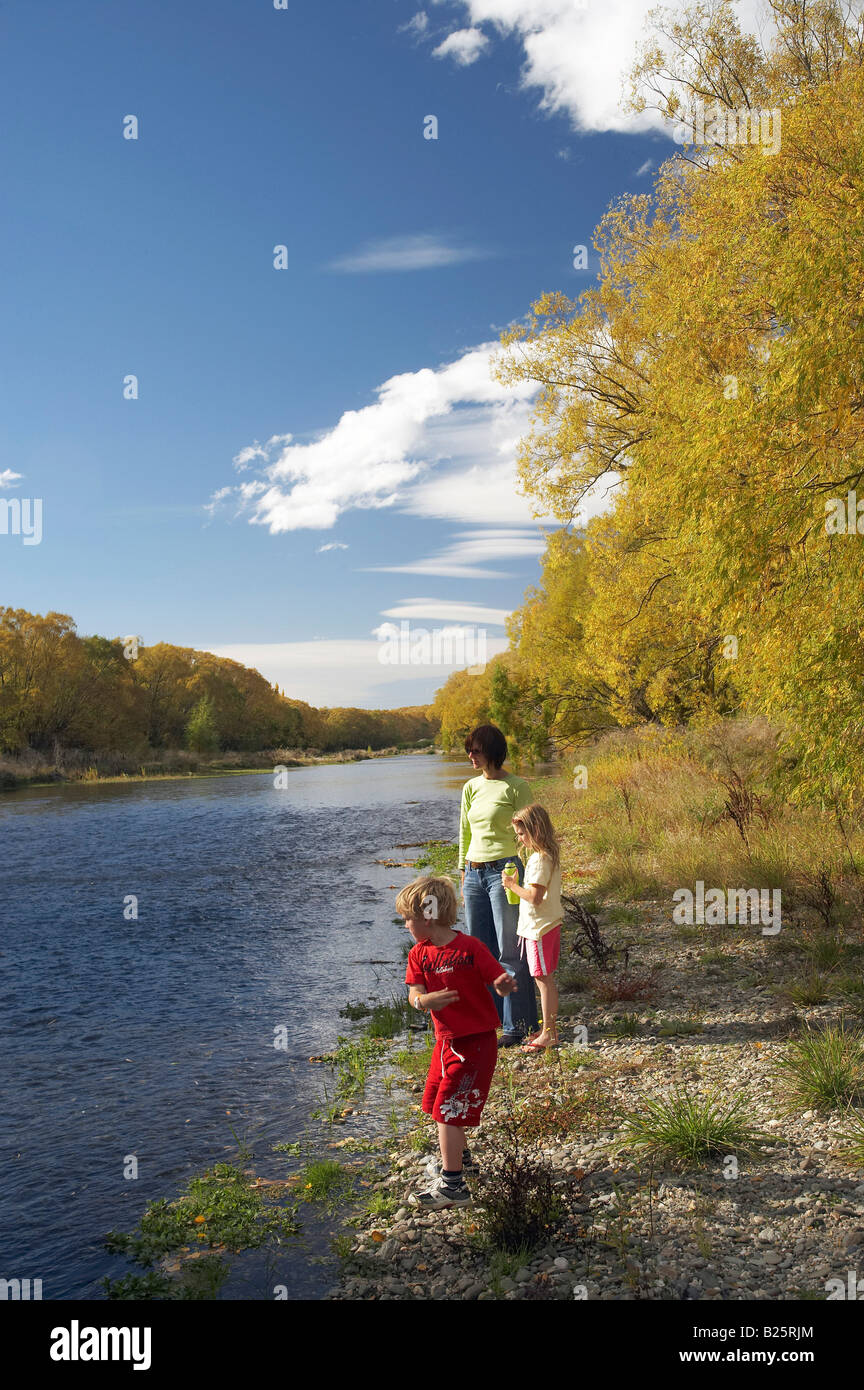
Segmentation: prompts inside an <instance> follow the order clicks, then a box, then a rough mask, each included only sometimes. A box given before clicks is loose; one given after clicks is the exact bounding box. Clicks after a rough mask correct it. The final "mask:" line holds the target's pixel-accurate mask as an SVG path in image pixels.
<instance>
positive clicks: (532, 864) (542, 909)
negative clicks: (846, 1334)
mask: <svg viewBox="0 0 864 1390" xmlns="http://www.w3.org/2000/svg"><path fill="white" fill-rule="evenodd" d="M532 883H542V884H543V885H544V887H545V889H546V892H545V893H544V895H543V898H542V900H541V901H540V902H539V903H538V904H537V906H536V907H532V905H531V904H530V903H526V901H525V899H524V898H520V900H519V926H518V927H517V929H516V931H517V935H518V936H527V937H528V939H529V940H530V941H539V940H540V937H541V936H545V935H546V933H547V932H548V931H551V930H552V928H553V927H557V926H559V925H560V923H561V921H562V920H563V918H564V908H563V907H562V905H561V866H560V864H559V865H558V867H557V868H556V869H553V868H552V860H551V859H550V858H549V856H548V855H546V854H532V855H531V857H530V859H529V860H528V863H527V864H526V865H525V882H524V884H523V887H524V888H528V887H529V886H530V884H532Z"/></svg>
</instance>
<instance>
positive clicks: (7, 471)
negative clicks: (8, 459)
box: [0, 468, 24, 487]
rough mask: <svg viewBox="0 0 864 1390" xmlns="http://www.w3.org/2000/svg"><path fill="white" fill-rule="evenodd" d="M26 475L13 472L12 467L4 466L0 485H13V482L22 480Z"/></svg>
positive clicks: (0, 474) (0, 476)
mask: <svg viewBox="0 0 864 1390" xmlns="http://www.w3.org/2000/svg"><path fill="white" fill-rule="evenodd" d="M23 477H24V474H23V473H13V472H12V469H11V468H4V469H3V472H2V473H0V487H11V486H12V484H13V483H17V482H20V480H21V479H22V478H23Z"/></svg>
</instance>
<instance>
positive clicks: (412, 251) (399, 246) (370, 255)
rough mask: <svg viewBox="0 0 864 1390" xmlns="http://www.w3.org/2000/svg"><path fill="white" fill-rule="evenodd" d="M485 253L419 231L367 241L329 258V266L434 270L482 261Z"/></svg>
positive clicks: (358, 268)
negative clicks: (357, 247) (354, 248)
mask: <svg viewBox="0 0 864 1390" xmlns="http://www.w3.org/2000/svg"><path fill="white" fill-rule="evenodd" d="M488 254H489V253H488V252H486V251H481V250H479V249H478V248H476V247H471V246H456V245H453V244H451V243H449V242H448V241H447V239H446V237H442V236H434V235H432V234H430V233H419V234H417V235H416V236H395V237H381V238H379V239H378V240H377V241H370V242H367V244H366V245H365V246H363V247H361V248H360V250H359V251H354V252H352V254H351V255H348V256H340V257H339V258H338V259H337V260H335V261H331V262H330V267H329V268H330V269H331V270H343V271H350V272H358V271H359V272H369V271H379V272H380V271H405V270H434V269H437V268H438V267H440V266H444V265H461V264H462V263H463V262H465V261H478V260H483V259H484V258H485V257H486V256H487V255H488Z"/></svg>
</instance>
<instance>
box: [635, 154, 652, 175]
mask: <svg viewBox="0 0 864 1390" xmlns="http://www.w3.org/2000/svg"><path fill="white" fill-rule="evenodd" d="M653 168H654V160H653V159H646V160H645V163H644V164H640V165H639V168H638V169H637V170H636V173H635V174H634V175H633V177H634V179H641V178H642V177H643V176H644V175H645V174H650V172H651V170H652V169H653Z"/></svg>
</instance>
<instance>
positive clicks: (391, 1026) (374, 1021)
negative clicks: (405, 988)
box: [366, 994, 414, 1038]
mask: <svg viewBox="0 0 864 1390" xmlns="http://www.w3.org/2000/svg"><path fill="white" fill-rule="evenodd" d="M413 1014H414V1010H413V1009H412V1008H411V1005H410V1004H409V1003H408V996H407V995H404V994H403V995H396V994H394V995H393V997H392V998H391V999H386V1000H383V1001H382V1002H380V1003H378V1004H376V1005H375V1006H374V1007H373V1009H372V1012H371V1017H370V1019H369V1022H368V1023H367V1024H366V1033H367V1035H368V1036H369V1037H370V1038H395V1036H396V1034H397V1033H403V1032H404V1031H405V1029H406V1028H407V1026H408V1020H409V1018H410V1017H411V1016H412V1015H413Z"/></svg>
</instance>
